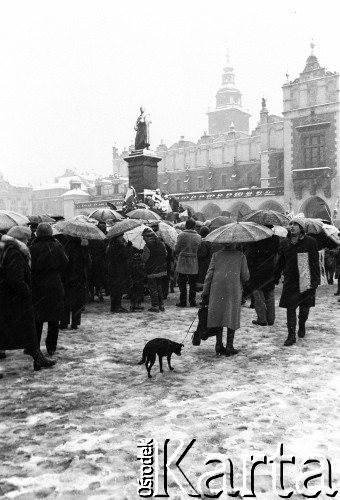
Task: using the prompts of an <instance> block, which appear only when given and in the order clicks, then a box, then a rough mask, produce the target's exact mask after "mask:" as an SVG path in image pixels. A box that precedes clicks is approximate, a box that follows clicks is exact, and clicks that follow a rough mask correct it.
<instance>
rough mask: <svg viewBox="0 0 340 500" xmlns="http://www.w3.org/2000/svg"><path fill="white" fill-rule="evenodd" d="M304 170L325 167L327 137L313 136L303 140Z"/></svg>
mask: <svg viewBox="0 0 340 500" xmlns="http://www.w3.org/2000/svg"><path fill="white" fill-rule="evenodd" d="M303 155H304V168H318V167H324V166H325V136H324V135H311V136H309V137H304V138H303Z"/></svg>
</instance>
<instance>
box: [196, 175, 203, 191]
mask: <svg viewBox="0 0 340 500" xmlns="http://www.w3.org/2000/svg"><path fill="white" fill-rule="evenodd" d="M197 183H198V189H203V177H197Z"/></svg>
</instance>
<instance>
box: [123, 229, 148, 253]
mask: <svg viewBox="0 0 340 500" xmlns="http://www.w3.org/2000/svg"><path fill="white" fill-rule="evenodd" d="M146 228H147V226H146V225H145V224H142V225H141V226H137V227H135V228H134V229H131V231H127V232H126V233H124V239H125V240H126V241H131V243H132V245H133V246H134V247H135V248H137V249H138V250H141V249H142V248H144V246H145V241H144V238H143V236H142V233H143V231H144V229H146Z"/></svg>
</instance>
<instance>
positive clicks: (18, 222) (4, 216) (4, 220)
mask: <svg viewBox="0 0 340 500" xmlns="http://www.w3.org/2000/svg"><path fill="white" fill-rule="evenodd" d="M28 223H29V219H28V217H26V216H25V215H21V214H18V213H17V212H13V211H12V210H0V230H5V229H10V228H11V227H14V226H25V225H26V224H28Z"/></svg>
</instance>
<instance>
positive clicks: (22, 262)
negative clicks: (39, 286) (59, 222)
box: [0, 236, 35, 350]
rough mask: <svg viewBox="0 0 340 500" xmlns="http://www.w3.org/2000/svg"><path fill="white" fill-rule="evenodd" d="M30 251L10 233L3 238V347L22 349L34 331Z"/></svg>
mask: <svg viewBox="0 0 340 500" xmlns="http://www.w3.org/2000/svg"><path fill="white" fill-rule="evenodd" d="M29 262H30V254H29V250H28V248H27V246H26V245H24V244H23V243H21V242H20V241H18V240H15V239H14V238H11V237H9V236H2V238H1V241H0V349H4V350H5V349H22V348H24V347H27V345H28V344H29V343H30V341H31V339H32V336H33V332H34V328H35V327H34V314H33V304H32V288H31V271H30V267H29Z"/></svg>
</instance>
